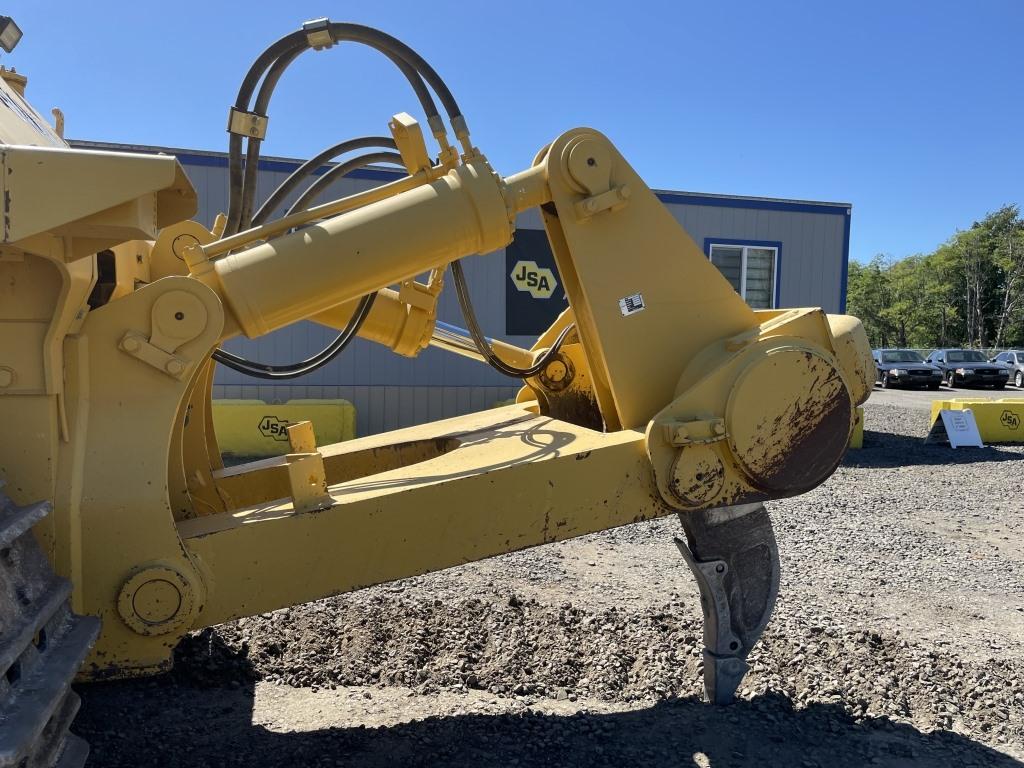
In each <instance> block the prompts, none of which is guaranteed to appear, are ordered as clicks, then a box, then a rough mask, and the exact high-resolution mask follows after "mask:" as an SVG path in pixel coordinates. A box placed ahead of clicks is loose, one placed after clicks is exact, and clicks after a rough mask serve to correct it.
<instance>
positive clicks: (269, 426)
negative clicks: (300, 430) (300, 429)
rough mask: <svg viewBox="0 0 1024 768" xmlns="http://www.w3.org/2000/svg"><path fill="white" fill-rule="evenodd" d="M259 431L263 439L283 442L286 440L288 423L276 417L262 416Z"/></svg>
mask: <svg viewBox="0 0 1024 768" xmlns="http://www.w3.org/2000/svg"><path fill="white" fill-rule="evenodd" d="M259 430H260V432H261V433H262V434H263V436H264V437H270V438H273V439H274V440H281V441H285V440H287V439H288V421H287V419H279V418H277V416H264V417H263V418H262V419H260V423H259Z"/></svg>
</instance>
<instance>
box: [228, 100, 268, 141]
mask: <svg viewBox="0 0 1024 768" xmlns="http://www.w3.org/2000/svg"><path fill="white" fill-rule="evenodd" d="M269 121H270V118H268V117H267V116H266V115H258V114H256V113H255V112H245V111H244V110H241V109H235V108H234V107H232V108H231V110H230V111H229V112H228V133H234V134H236V135H238V136H246V137H248V138H250V139H263V138H266V135H267V123H268V122H269Z"/></svg>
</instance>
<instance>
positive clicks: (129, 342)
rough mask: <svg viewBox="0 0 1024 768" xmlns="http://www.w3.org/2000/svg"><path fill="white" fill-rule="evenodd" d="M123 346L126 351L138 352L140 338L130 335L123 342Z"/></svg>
mask: <svg viewBox="0 0 1024 768" xmlns="http://www.w3.org/2000/svg"><path fill="white" fill-rule="evenodd" d="M121 348H122V349H123V350H124V351H125V352H138V351H139V340H138V339H136V338H134V337H132V336H129V337H128V338H127V339H125V340H124V341H122V342H121Z"/></svg>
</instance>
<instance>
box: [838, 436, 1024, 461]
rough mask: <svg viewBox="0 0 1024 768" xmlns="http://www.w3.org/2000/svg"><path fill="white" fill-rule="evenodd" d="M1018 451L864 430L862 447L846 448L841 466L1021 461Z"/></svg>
mask: <svg viewBox="0 0 1024 768" xmlns="http://www.w3.org/2000/svg"><path fill="white" fill-rule="evenodd" d="M1022 459H1024V456H1022V455H1021V453H1020V452H1019V451H1006V450H1000V449H999V448H994V447H987V448H957V449H955V450H954V449H952V448H950V447H949V445H942V444H941V443H933V444H929V445H925V442H924V438H923V437H911V436H910V435H893V434H889V433H887V432H873V431H871V430H865V431H864V447H863V448H858V449H855V450H850V451H847V453H846V457H845V458H844V459H843V463H842V466H844V467H910V466H917V465H937V464H943V465H948V464H975V463H978V462H1000V461H1021V460H1022Z"/></svg>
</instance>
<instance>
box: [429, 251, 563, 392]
mask: <svg viewBox="0 0 1024 768" xmlns="http://www.w3.org/2000/svg"><path fill="white" fill-rule="evenodd" d="M449 267H450V268H451V271H452V278H453V279H454V282H455V294H456V296H457V297H458V299H459V307H460V308H461V309H462V317H463V318H464V319H465V321H466V329H467V330H468V331H469V335H470V336H472V337H473V343H474V344H476V348H477V350H478V351H479V352H480V354H481V355H483V357H484V360H486V362H487V364H488V365H489V366H491V367H492V368H494V370H496V371H498V372H499V373H503V374H505V375H506V376H510V377H512V378H514V379H529V378H531V377H533V376H536V375H537V374H539V373H540V372H541V371H543V370H544V369H545V368H547V366H548V363H550V362H551V361H552V360H554V359H555V357H556V356H557V355H558V349H559V347H561V346H562V343H563V342H564V341H565V339H566V338H567V337H568V336H569V333H570V332H571V331H572V330H573V328H575V327H576V326H575V324H569V325H567V326H566V327H565V328H563V329H562V332H561V333H560V334H558V337H557V338H556V339H555V343H554V344H552V345H551V348H550V349H548V351H547V352H545V353H544V354H543V355H542V356H541V357H540V359H539V360H537V362H535V363H534V364H533V365H531V366H530V367H529V368H515V367H513V366H511V365H509V364H508V363H506V362H505V361H504V360H502V359H501V358H500V357H498V356H497V355H496V354H495V352H494V350H493V349H491V345H490V343H488V341H487V335H486V334H485V333H484V332H483V329H481V327H480V323H479V321H478V320H477V317H476V311H475V310H474V309H473V302H472V300H471V299H470V297H469V287H468V286H467V284H466V275H465V273H464V272H463V271H462V264H461V263H460V262H459V261H453V262H452V263H451V264H450V265H449Z"/></svg>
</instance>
